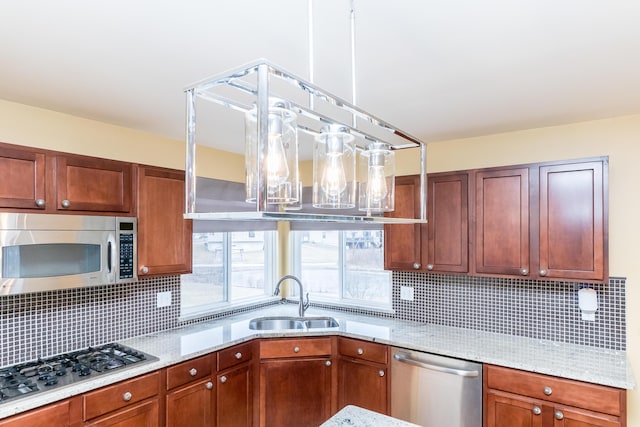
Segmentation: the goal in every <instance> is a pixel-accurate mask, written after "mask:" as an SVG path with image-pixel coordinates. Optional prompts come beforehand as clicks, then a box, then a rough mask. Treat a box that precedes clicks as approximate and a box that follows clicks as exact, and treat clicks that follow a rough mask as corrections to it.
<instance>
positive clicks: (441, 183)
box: [422, 172, 469, 273]
mask: <svg viewBox="0 0 640 427" xmlns="http://www.w3.org/2000/svg"><path fill="white" fill-rule="evenodd" d="M427 198H428V200H427V220H428V223H427V225H423V226H422V245H423V249H422V254H423V257H424V255H425V254H426V257H427V258H426V260H424V261H423V267H424V268H426V269H427V271H432V272H452V273H466V272H468V271H469V173H468V172H456V173H441V174H433V175H429V176H428V179H427ZM425 234H426V235H425ZM425 244H426V245H427V248H426V249H425V248H424V245H425Z"/></svg>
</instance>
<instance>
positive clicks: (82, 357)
mask: <svg viewBox="0 0 640 427" xmlns="http://www.w3.org/2000/svg"><path fill="white" fill-rule="evenodd" d="M154 360H158V358H157V357H155V356H151V355H149V354H146V353H143V352H141V351H137V350H135V349H133V348H130V347H126V346H123V345H120V344H106V345H102V346H100V347H89V348H87V349H84V350H78V351H74V352H71V353H67V354H61V355H58V356H53V357H50V358H46V359H39V360H37V361H33V362H27V363H21V364H19V365H14V366H9V367H5V368H0V403H4V402H6V401H8V400H10V399H14V398H19V397H22V396H25V395H28V394H31V393H36V392H38V391H44V390H51V389H54V388H56V387H60V386H64V385H68V384H72V383H75V382H78V381H82V380H84V379H88V378H92V377H94V376H96V375H100V374H102V373H105V372H110V371H113V370H115V369H123V368H126V367H128V366H131V365H133V364H140V363H144V362H151V361H154Z"/></svg>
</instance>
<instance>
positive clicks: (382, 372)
mask: <svg viewBox="0 0 640 427" xmlns="http://www.w3.org/2000/svg"><path fill="white" fill-rule="evenodd" d="M378 375H380V376H381V377H384V371H383V370H382V369H380V370H379V371H378Z"/></svg>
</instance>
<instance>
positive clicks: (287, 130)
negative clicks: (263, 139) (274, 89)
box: [245, 98, 301, 205]
mask: <svg viewBox="0 0 640 427" xmlns="http://www.w3.org/2000/svg"><path fill="white" fill-rule="evenodd" d="M296 117H297V116H296V114H295V113H294V112H292V111H291V110H290V106H289V103H288V102H286V101H284V100H282V99H278V98H270V99H269V113H268V131H267V132H268V140H267V147H266V151H265V152H264V153H262V152H261V150H260V149H259V148H260V147H259V139H258V115H257V107H254V108H253V109H251V110H250V111H248V112H247V113H246V114H245V167H246V170H245V173H246V201H247V202H253V203H255V202H256V200H257V198H258V191H259V188H260V179H261V175H262V177H263V178H262V179H265V178H266V179H265V181H266V182H265V185H266V188H267V203H268V204H276V205H280V204H281V205H287V204H295V203H297V202H298V201H299V200H300V194H299V191H300V187H301V186H300V185H299V184H298V129H297V124H296ZM260 172H262V174H261V173H260Z"/></svg>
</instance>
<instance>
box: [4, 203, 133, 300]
mask: <svg viewBox="0 0 640 427" xmlns="http://www.w3.org/2000/svg"><path fill="white" fill-rule="evenodd" d="M136 252H137V221H136V218H126V217H113V216H83V215H54V214H17V213H0V267H1V268H2V270H1V271H0V295H10V294H23V293H28V292H42V291H50V290H55V289H64V288H77V287H84V286H96V285H105V284H112V283H124V282H131V281H135V280H137V254H136Z"/></svg>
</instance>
